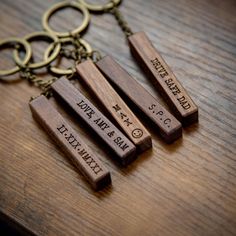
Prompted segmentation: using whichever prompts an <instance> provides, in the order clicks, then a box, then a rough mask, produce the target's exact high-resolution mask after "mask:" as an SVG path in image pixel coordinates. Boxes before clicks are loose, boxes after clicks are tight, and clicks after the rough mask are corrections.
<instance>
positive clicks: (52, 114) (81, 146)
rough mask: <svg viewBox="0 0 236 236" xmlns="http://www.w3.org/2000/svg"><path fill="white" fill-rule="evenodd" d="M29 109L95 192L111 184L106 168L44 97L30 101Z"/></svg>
mask: <svg viewBox="0 0 236 236" xmlns="http://www.w3.org/2000/svg"><path fill="white" fill-rule="evenodd" d="M30 109H31V111H32V115H33V117H34V118H35V120H36V121H37V122H39V124H40V125H41V126H42V127H43V128H44V129H45V131H46V133H47V134H49V135H50V136H51V137H52V138H53V139H54V140H55V142H56V143H57V145H58V146H59V147H60V148H61V149H62V151H63V152H65V153H66V154H67V156H68V158H70V160H71V161H72V162H73V163H74V165H75V166H76V167H77V168H78V169H79V171H81V172H82V173H83V175H84V176H85V177H86V178H87V180H88V182H89V183H90V184H91V185H92V187H93V188H94V189H95V190H100V189H102V188H103V187H105V186H106V185H108V184H110V183H111V176H110V172H109V171H108V170H107V168H106V167H105V166H104V165H103V164H102V162H101V161H99V159H98V158H97V157H96V156H95V155H94V153H93V152H92V150H91V149H90V148H89V147H88V146H87V145H86V144H85V143H84V141H83V140H82V139H81V138H80V137H79V135H78V134H77V133H76V132H75V131H74V130H73V129H72V128H71V127H70V125H69V124H68V123H67V122H66V121H65V119H63V117H62V116H61V115H60V114H59V113H58V112H57V111H56V109H55V108H53V106H52V105H51V104H50V103H49V101H48V99H47V98H46V97H45V96H43V95H41V96H39V97H37V98H35V99H34V100H33V101H31V102H30Z"/></svg>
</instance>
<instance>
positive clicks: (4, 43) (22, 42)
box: [0, 37, 32, 81]
mask: <svg viewBox="0 0 236 236" xmlns="http://www.w3.org/2000/svg"><path fill="white" fill-rule="evenodd" d="M12 44H13V45H15V44H19V45H21V46H23V47H24V50H25V58H24V59H23V60H22V61H21V63H22V65H24V66H25V65H26V64H27V63H28V62H29V60H30V58H31V56H32V49H31V47H30V44H29V43H28V42H27V41H26V40H24V39H20V38H15V37H12V38H7V39H4V40H1V41H0V48H4V47H6V46H7V45H12ZM20 69H21V68H20V67H19V66H15V67H14V68H12V69H9V70H0V76H7V75H12V74H15V73H16V72H18V71H20ZM1 79H2V80H6V81H14V80H18V78H17V79H10V78H1Z"/></svg>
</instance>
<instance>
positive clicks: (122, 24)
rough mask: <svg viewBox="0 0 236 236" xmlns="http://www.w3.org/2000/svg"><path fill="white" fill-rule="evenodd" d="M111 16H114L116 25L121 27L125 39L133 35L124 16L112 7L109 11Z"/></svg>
mask: <svg viewBox="0 0 236 236" xmlns="http://www.w3.org/2000/svg"><path fill="white" fill-rule="evenodd" d="M109 12H110V13H111V14H113V15H114V17H115V19H116V20H117V23H118V24H119V26H120V27H121V29H122V31H123V32H124V33H125V35H126V37H129V36H131V35H132V34H133V32H132V30H131V28H130V27H129V25H128V23H127V21H126V20H125V18H124V16H123V15H122V13H121V11H120V10H119V9H118V8H117V7H116V6H115V5H114V7H113V8H112V9H110V10H109Z"/></svg>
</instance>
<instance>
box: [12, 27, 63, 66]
mask: <svg viewBox="0 0 236 236" xmlns="http://www.w3.org/2000/svg"><path fill="white" fill-rule="evenodd" d="M35 39H44V40H51V41H53V43H52V46H53V48H54V50H53V53H52V54H51V55H50V57H48V58H47V60H44V61H41V62H36V63H29V64H28V65H27V68H29V69H39V68H42V67H44V66H47V65H49V64H50V63H51V62H52V61H54V60H55V59H56V57H57V56H58V54H59V52H60V49H61V44H60V42H59V39H58V38H57V37H56V36H55V35H52V34H50V33H48V32H45V31H39V32H34V33H31V34H28V35H27V36H25V37H24V40H26V41H28V42H31V41H33V40H35ZM49 47H50V46H49ZM13 58H14V60H15V62H16V64H17V65H19V66H21V67H22V66H24V63H23V62H22V60H21V59H20V57H19V52H18V51H17V50H15V51H14V52H13Z"/></svg>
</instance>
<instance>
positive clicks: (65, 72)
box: [44, 38, 93, 75]
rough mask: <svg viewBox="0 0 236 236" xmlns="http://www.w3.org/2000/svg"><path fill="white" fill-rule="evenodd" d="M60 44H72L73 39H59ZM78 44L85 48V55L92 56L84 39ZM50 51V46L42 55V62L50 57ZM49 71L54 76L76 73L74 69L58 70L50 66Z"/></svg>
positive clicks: (90, 49) (89, 47)
mask: <svg viewBox="0 0 236 236" xmlns="http://www.w3.org/2000/svg"><path fill="white" fill-rule="evenodd" d="M60 42H61V43H62V44H67V43H73V39H72V38H64V39H60ZM79 42H80V44H81V45H82V46H83V47H84V48H85V50H86V53H87V54H88V55H90V54H92V52H93V50H92V48H91V46H90V44H89V43H87V42H86V41H85V40H84V39H79ZM52 50H53V48H52V46H51V47H48V48H47V50H46V51H45V53H44V60H47V59H48V58H49V57H50V54H51V52H52ZM49 69H50V71H51V72H52V73H54V74H56V75H72V74H73V73H75V71H76V69H75V68H68V69H60V68H57V67H55V66H50V67H49Z"/></svg>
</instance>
